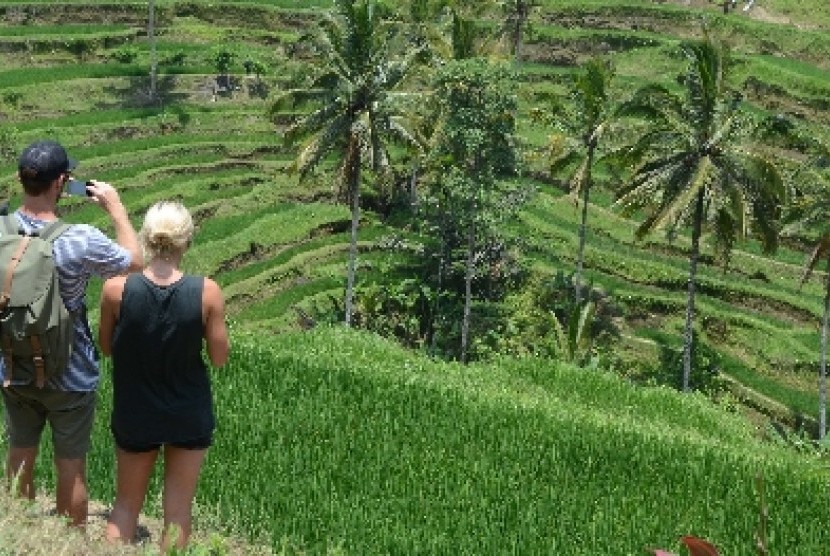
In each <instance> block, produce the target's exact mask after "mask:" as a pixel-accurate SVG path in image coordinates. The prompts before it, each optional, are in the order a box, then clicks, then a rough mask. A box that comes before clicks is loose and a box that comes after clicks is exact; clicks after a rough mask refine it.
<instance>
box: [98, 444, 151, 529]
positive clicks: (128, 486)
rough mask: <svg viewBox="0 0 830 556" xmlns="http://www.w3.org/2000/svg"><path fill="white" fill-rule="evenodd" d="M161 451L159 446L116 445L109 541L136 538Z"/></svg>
mask: <svg viewBox="0 0 830 556" xmlns="http://www.w3.org/2000/svg"><path fill="white" fill-rule="evenodd" d="M158 453H159V452H158V450H151V451H149V452H127V451H125V450H122V449H121V448H117V449H116V452H115V455H116V458H117V469H116V475H117V477H116V485H115V504H113V507H112V512H110V517H109V519H108V520H107V533H106V536H107V540H108V541H121V542H125V543H130V542H133V541H134V540H135V531H136V527H137V526H138V514H139V513H140V512H141V507H142V506H143V505H144V497H145V496H146V495H147V486H148V485H149V483H150V476H151V475H152V474H153V467H154V466H155V463H156V458H157V457H158Z"/></svg>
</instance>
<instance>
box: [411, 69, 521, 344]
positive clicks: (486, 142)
mask: <svg viewBox="0 0 830 556" xmlns="http://www.w3.org/2000/svg"><path fill="white" fill-rule="evenodd" d="M507 83H508V81H507V73H506V72H505V71H504V70H500V69H499V68H494V67H492V66H491V65H490V64H487V63H485V62H483V61H482V60H478V59H471V60H461V61H454V62H450V63H448V64H446V66H444V67H443V68H442V69H441V71H440V72H439V73H438V75H437V76H436V84H435V90H436V97H437V98H436V105H437V116H436V121H437V122H438V123H437V126H436V129H435V130H434V132H433V136H432V138H431V148H430V151H429V172H430V184H429V189H430V192H429V193H428V195H429V199H427V200H426V202H425V206H426V209H425V210H423V211H422V213H421V214H422V216H423V217H424V218H425V221H426V225H427V227H428V228H429V227H431V228H432V229H433V230H435V231H437V235H438V253H439V255H438V257H437V259H438V265H439V272H438V274H439V276H443V275H444V272H445V268H446V267H448V266H451V265H453V264H454V262H455V261H454V260H453V258H452V257H453V253H454V252H455V251H456V249H458V248H461V249H463V251H462V253H463V257H464V259H465V262H464V269H465V270H464V272H465V279H464V309H463V315H462V319H461V346H460V358H461V360H462V361H466V360H467V356H468V353H467V350H468V348H469V345H470V341H469V340H470V336H469V331H470V312H471V308H472V298H473V291H472V285H473V284H472V283H473V279H474V277H475V275H476V274H477V273H478V272H480V271H481V270H480V266H481V265H480V260H481V258H482V257H481V254H482V251H481V250H480V247H479V246H480V245H485V244H487V243H488V241H490V238H496V237H498V234H497V233H496V230H497V226H496V223H497V222H499V221H504V220H505V219H506V218H509V217H510V215H512V214H515V212H516V210H517V208H518V206H519V203H518V202H516V201H518V199H519V198H518V197H515V196H511V195H505V194H504V193H502V191H501V189H502V188H500V186H499V181H500V179H503V178H504V177H506V176H510V175H512V174H513V173H515V171H516V164H517V161H516V158H517V156H516V149H515V147H514V142H513V135H514V132H515V110H516V100H515V97H514V96H513V95H511V94H510V93H509V91H508V89H507ZM503 199H506V200H508V202H507V203H505V202H502V200H503ZM511 201H512V202H511ZM439 281H440V279H439ZM442 288H443V285H439V289H442Z"/></svg>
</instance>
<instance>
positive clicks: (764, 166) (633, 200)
mask: <svg viewBox="0 0 830 556" xmlns="http://www.w3.org/2000/svg"><path fill="white" fill-rule="evenodd" d="M681 49H682V52H683V53H684V54H685V55H686V57H687V60H688V69H687V71H686V73H685V75H684V76H683V79H682V83H683V85H684V91H683V95H679V94H676V93H674V92H672V91H670V90H669V89H667V88H665V87H662V86H659V85H649V86H646V87H644V88H643V89H641V90H639V91H637V92H636V93H635V95H634V97H633V98H632V99H631V101H630V102H628V103H626V104H625V105H624V108H623V113H626V114H629V115H640V116H645V117H647V118H648V120H647V129H646V131H645V132H644V133H643V134H642V135H641V136H640V137H639V139H638V140H637V141H636V142H635V144H634V145H632V146H631V148H630V149H628V151H627V155H628V162H629V163H630V164H631V166H630V167H629V168H630V169H631V171H632V174H631V177H630V180H628V181H627V183H626V184H625V185H623V186H622V187H621V188H620V190H619V192H618V199H617V201H616V206H617V207H620V208H621V209H622V210H623V212H624V213H626V214H631V213H632V212H634V211H636V210H638V209H645V210H646V218H645V220H644V221H643V222H642V223H641V224H640V226H639V227H638V228H637V230H636V234H635V235H636V237H637V238H642V237H644V236H645V235H646V234H648V233H650V232H652V231H654V230H657V229H664V230H667V231H668V232H669V233H671V234H674V233H676V232H677V231H678V230H679V228H681V227H682V226H686V225H690V226H691V250H690V252H689V273H688V280H687V292H688V297H687V305H686V319H685V329H684V341H683V376H682V387H683V390H684V391H688V390H689V380H690V376H691V362H692V347H693V346H692V343H693V324H694V315H695V285H696V280H697V263H698V258H699V255H700V242H701V237H702V235H703V234H704V233H709V232H710V233H711V237H712V239H713V243H714V247H715V249H716V252H717V254H718V255H720V257H721V258H722V260H724V261H728V256H729V253H730V251H731V249H732V247H733V245H734V243H735V241H736V240H738V239H741V238H744V237H745V236H747V235H749V234H752V235H754V236H756V237H757V238H758V239H759V241H760V243H761V245H762V248H763V249H764V251H765V252H772V251H774V250H775V249H776V248H777V245H778V230H777V225H778V218H779V209H780V206H781V204H782V202H783V200H784V198H785V189H784V185H783V181H782V179H781V175H780V173H779V171H778V169H777V167H776V165H775V164H774V163H773V162H772V159H771V158H770V157H769V156H766V155H765V154H764V151H763V149H762V148H761V147H762V145H759V144H757V143H754V142H753V139H752V136H753V132H754V131H755V126H754V125H752V122H751V120H750V118H749V116H748V115H747V114H746V113H745V112H744V111H743V110H742V109H741V104H740V102H739V100H738V98H737V97H736V95H734V94H733V93H732V92H731V91H730V90H729V88H728V86H727V80H726V71H727V69H728V65H727V56H726V52H725V50H724V48H723V47H722V46H721V45H719V44H716V43H715V42H714V41H712V40H711V39H709V38H706V39H705V40H702V41H693V42H685V43H683V44H682V45H681Z"/></svg>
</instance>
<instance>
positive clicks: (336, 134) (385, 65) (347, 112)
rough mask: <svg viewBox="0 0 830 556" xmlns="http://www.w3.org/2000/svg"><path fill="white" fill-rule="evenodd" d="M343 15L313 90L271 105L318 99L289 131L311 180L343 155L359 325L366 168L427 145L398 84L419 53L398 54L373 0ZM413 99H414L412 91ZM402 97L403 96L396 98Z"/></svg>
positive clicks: (330, 27) (344, 4)
mask: <svg viewBox="0 0 830 556" xmlns="http://www.w3.org/2000/svg"><path fill="white" fill-rule="evenodd" d="M336 7H337V10H336V13H335V14H334V15H332V16H330V17H328V18H326V19H325V20H324V22H323V24H322V29H321V30H322V34H321V36H320V48H321V49H322V51H323V53H324V57H323V66H322V68H321V70H320V73H319V75H318V76H317V77H316V79H315V80H314V82H313V83H312V85H311V86H310V87H309V88H308V89H302V90H294V91H289V92H288V93H287V94H286V95H284V96H283V97H282V98H280V99H278V100H277V101H276V102H275V103H274V105H273V106H272V108H271V114H272V116H274V117H276V116H277V115H279V113H280V112H281V111H282V110H284V109H286V108H294V107H296V106H298V105H305V104H310V105H311V106H313V107H314V108H313V109H312V111H311V112H310V113H306V114H303V115H302V116H301V117H300V118H299V119H298V120H297V121H295V122H294V123H292V125H290V126H289V127H288V129H286V131H285V133H284V139H285V141H286V143H288V144H289V145H295V144H296V143H298V142H300V141H305V143H304V144H303V145H302V146H301V147H300V152H299V154H298V156H297V160H296V162H295V168H296V169H297V170H298V171H299V174H300V180H301V181H302V180H304V179H306V178H307V177H308V175H309V174H310V173H311V172H312V171H313V170H314V169H315V168H316V167H317V165H318V164H319V163H320V162H321V161H322V160H324V159H325V158H327V157H332V156H333V157H335V158H336V159H337V160H338V167H339V180H338V181H339V184H340V191H341V197H342V198H344V199H345V200H347V201H348V203H349V204H350V205H351V210H352V228H351V242H350V250H349V261H348V272H347V285H346V301H345V322H346V324H347V325H350V324H351V320H352V311H353V307H352V305H353V297H354V282H355V266H356V259H357V228H358V223H359V218H360V216H359V215H360V189H361V170H362V168H363V167H364V166H366V167H369V168H371V169H372V170H373V171H375V172H376V173H377V174H378V175H379V176H380V179H381V180H382V179H384V178H387V177H388V171H389V165H390V155H389V152H388V150H387V148H388V146H387V144H388V143H397V144H403V145H406V146H408V147H414V148H417V147H419V146H420V144H419V141H418V138H417V137H416V136H415V135H414V134H413V132H412V131H411V130H410V129H408V127H407V125H406V121H405V118H402V117H401V116H400V115H399V114H400V112H399V110H400V102H399V98H396V95H395V94H394V90H395V89H396V88H397V87H398V86H399V85H400V84H401V82H402V81H403V80H404V79H405V78H406V76H407V74H408V72H409V70H410V68H411V66H412V65H413V64H414V63H415V61H416V59H417V52H413V53H409V54H408V55H407V56H405V57H403V58H392V57H391V56H390V54H389V52H388V50H387V41H386V33H385V29H384V27H383V25H384V23H383V21H382V20H381V19H380V17H379V16H378V15H377V14H376V12H375V8H376V6H375V3H374V2H372V1H371V0H369V1H354V0H339V1H338V2H337V4H336ZM405 98H408V100H412V97H406V96H405ZM396 101H397V102H396Z"/></svg>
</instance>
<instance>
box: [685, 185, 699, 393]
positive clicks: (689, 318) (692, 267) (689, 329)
mask: <svg viewBox="0 0 830 556" xmlns="http://www.w3.org/2000/svg"><path fill="white" fill-rule="evenodd" d="M703 194H704V189H703V188H701V189H700V191H699V192H698V194H697V202H696V203H695V215H694V222H693V224H692V252H691V254H690V255H689V280H688V282H687V284H686V285H687V292H688V293H687V295H688V298H687V301H686V327H685V330H684V332H683V391H684V392H688V391H689V390H690V388H689V383H690V378H691V376H692V348H693V345H692V344H693V343H694V320H695V281H696V279H697V261H698V258H699V256H700V231H701V228H702V223H703Z"/></svg>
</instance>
